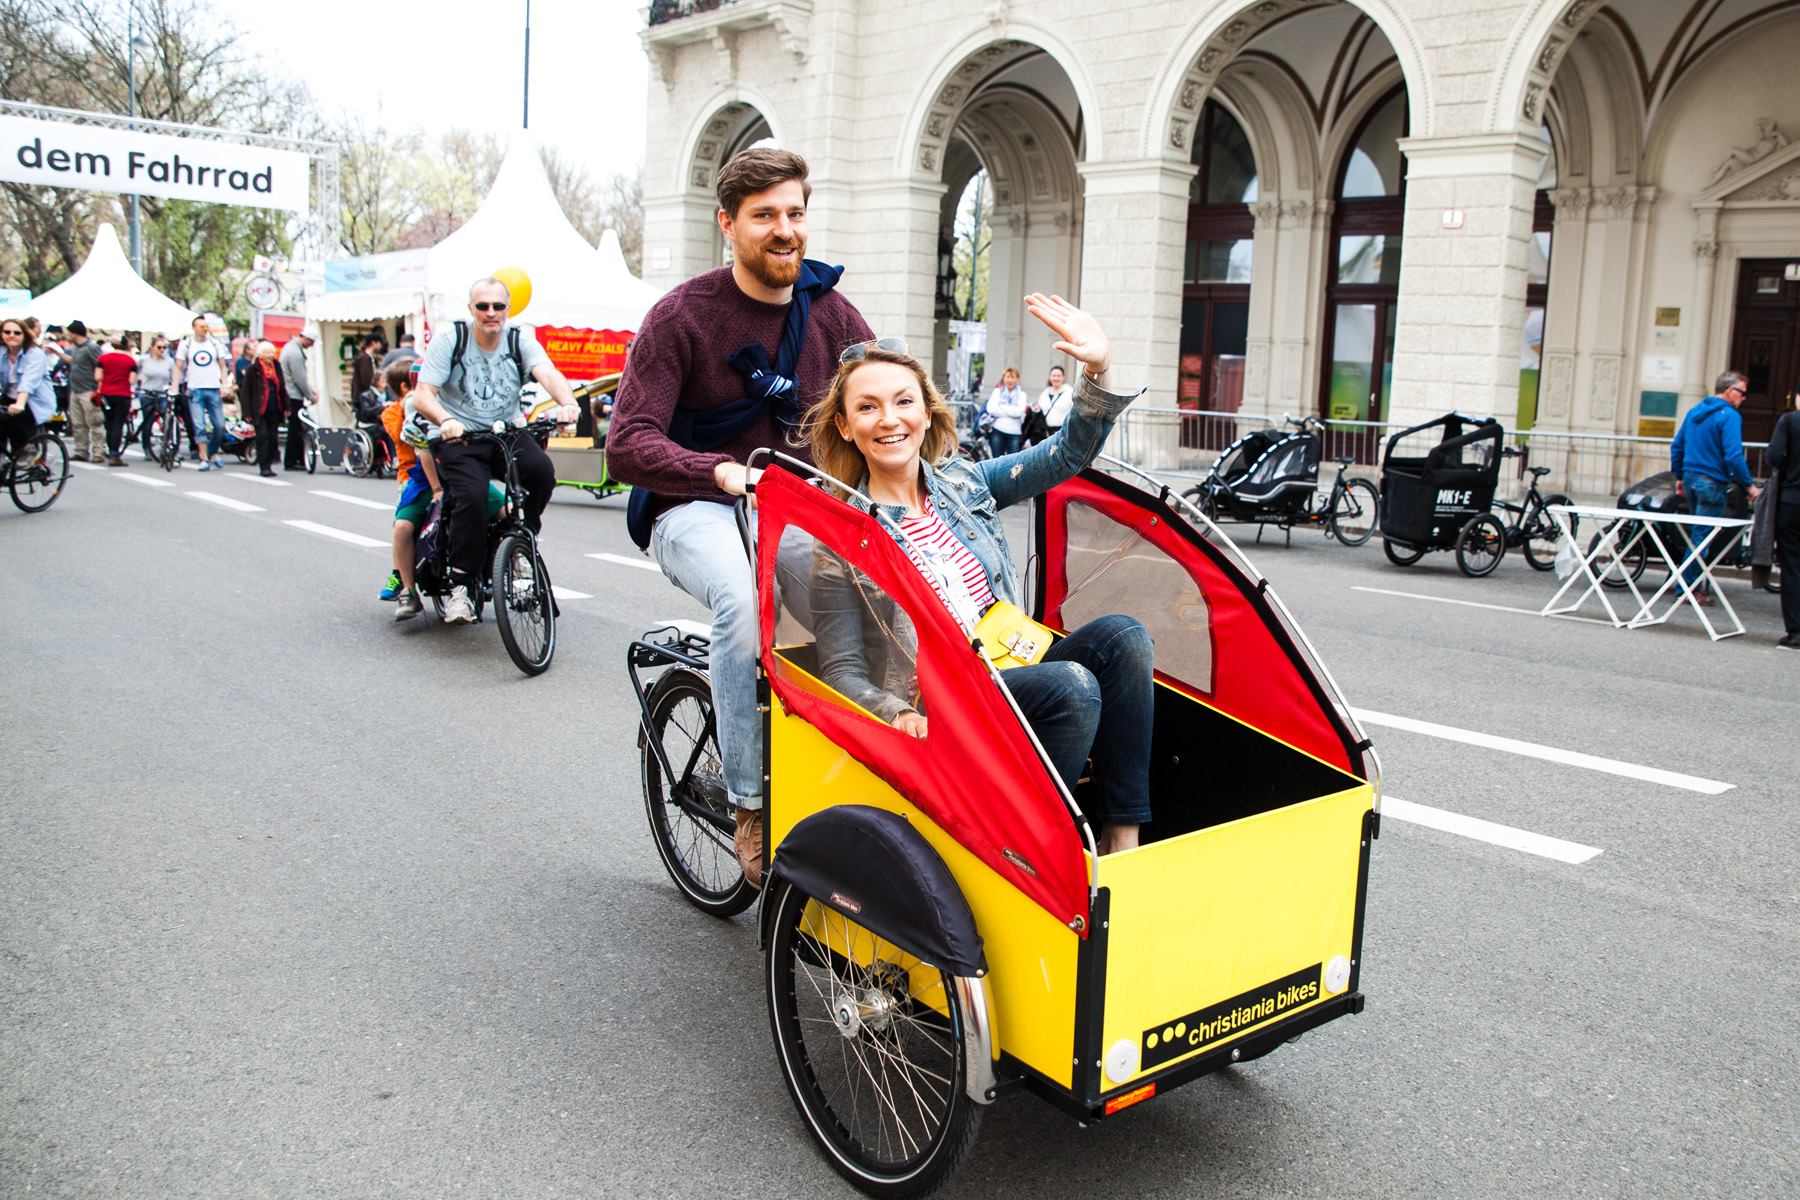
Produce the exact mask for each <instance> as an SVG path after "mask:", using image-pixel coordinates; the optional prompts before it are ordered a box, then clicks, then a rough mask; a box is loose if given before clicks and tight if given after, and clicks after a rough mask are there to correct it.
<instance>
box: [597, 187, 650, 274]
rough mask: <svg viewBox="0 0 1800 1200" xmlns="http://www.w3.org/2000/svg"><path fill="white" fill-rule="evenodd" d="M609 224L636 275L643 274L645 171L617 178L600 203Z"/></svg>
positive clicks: (626, 262) (626, 261)
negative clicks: (617, 235) (616, 232)
mask: <svg viewBox="0 0 1800 1200" xmlns="http://www.w3.org/2000/svg"><path fill="white" fill-rule="evenodd" d="M600 204H601V208H602V210H603V211H604V212H605V214H606V224H607V226H608V227H609V228H611V229H615V230H617V231H618V234H619V249H621V250H623V251H624V252H625V265H626V266H628V267H630V268H631V273H632V274H633V275H642V274H643V273H644V168H643V167H641V166H640V167H638V168H637V169H636V170H634V171H631V172H630V173H628V174H619V175H614V176H613V177H612V178H611V179H609V180H607V181H606V193H605V195H604V196H602V197H601V200H600Z"/></svg>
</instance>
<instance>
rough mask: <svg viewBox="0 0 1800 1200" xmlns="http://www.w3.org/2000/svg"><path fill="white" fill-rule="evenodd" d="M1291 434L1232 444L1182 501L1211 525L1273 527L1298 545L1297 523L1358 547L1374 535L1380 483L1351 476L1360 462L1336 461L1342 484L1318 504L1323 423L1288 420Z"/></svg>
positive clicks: (1260, 435) (1255, 436) (1262, 432)
mask: <svg viewBox="0 0 1800 1200" xmlns="http://www.w3.org/2000/svg"><path fill="white" fill-rule="evenodd" d="M1282 423H1283V424H1284V425H1285V426H1286V427H1287V428H1286V429H1258V430H1256V431H1254V432H1252V433H1247V434H1245V435H1244V436H1243V437H1241V438H1239V439H1237V441H1235V442H1233V443H1231V445H1229V446H1227V447H1226V448H1225V449H1224V450H1223V451H1222V452H1221V453H1220V455H1219V457H1218V458H1217V459H1216V460H1215V461H1214V462H1213V465H1212V470H1210V471H1209V472H1207V475H1206V478H1204V479H1202V480H1201V481H1200V482H1199V483H1197V484H1195V485H1194V486H1193V487H1191V488H1189V489H1188V490H1187V491H1185V492H1183V493H1182V498H1183V499H1184V500H1187V501H1189V502H1190V503H1192V504H1193V506H1194V507H1195V508H1198V509H1199V510H1200V511H1201V512H1203V513H1205V514H1206V517H1207V519H1208V520H1210V521H1212V522H1213V523H1215V524H1217V523H1219V522H1221V521H1237V522H1242V523H1245V524H1254V525H1256V526H1257V530H1256V538H1257V541H1259V542H1260V541H1261V540H1262V526H1264V525H1274V526H1275V527H1276V528H1277V529H1280V530H1281V531H1282V532H1283V533H1285V534H1287V535H1288V539H1289V540H1290V541H1291V540H1292V539H1293V529H1294V526H1296V525H1304V526H1309V527H1313V526H1316V527H1318V528H1320V529H1322V530H1323V531H1324V533H1325V536H1327V537H1335V538H1336V539H1337V540H1338V541H1340V542H1342V543H1343V544H1344V545H1346V546H1360V545H1362V544H1363V543H1364V542H1367V541H1368V540H1369V539H1370V538H1371V537H1373V536H1374V534H1375V524H1376V519H1377V516H1378V514H1379V512H1380V502H1379V498H1378V497H1377V495H1376V491H1375V485H1374V484H1373V483H1370V482H1369V481H1368V480H1367V479H1354V478H1350V477H1349V476H1347V475H1346V471H1347V470H1348V469H1349V466H1350V464H1351V463H1353V462H1355V461H1356V460H1355V459H1354V458H1353V457H1350V456H1348V455H1345V456H1343V457H1339V458H1333V459H1332V460H1331V461H1332V462H1334V463H1336V464H1337V468H1338V473H1337V478H1336V479H1334V480H1333V481H1332V484H1331V490H1330V492H1328V493H1327V494H1326V496H1325V498H1324V500H1323V501H1322V502H1320V501H1319V499H1318V496H1319V458H1320V452H1321V450H1322V448H1323V446H1324V442H1325V436H1324V435H1325V422H1323V421H1321V420H1320V419H1319V418H1318V417H1296V416H1294V415H1293V414H1291V413H1289V414H1284V415H1283V417H1282Z"/></svg>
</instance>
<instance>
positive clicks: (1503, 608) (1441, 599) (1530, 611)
mask: <svg viewBox="0 0 1800 1200" xmlns="http://www.w3.org/2000/svg"><path fill="white" fill-rule="evenodd" d="M1350 590H1351V591H1353V592H1371V593H1373V594H1374V595H1377V596H1399V597H1401V598H1402V599H1406V600H1430V601H1432V602H1434V603H1437V604H1458V605H1461V606H1462V607H1464V608H1485V609H1487V610H1488V611H1490V612H1506V613H1521V614H1523V615H1524V616H1527V617H1539V616H1542V615H1543V614H1542V613H1540V612H1539V611H1538V610H1537V609H1535V608H1513V607H1511V606H1510V605H1506V604H1483V603H1482V602H1481V601H1479V600H1455V599H1452V598H1451V597H1449V596H1427V595H1425V594H1424V593H1423V592H1396V591H1393V590H1391V589H1389V588H1373V587H1360V586H1354V585H1353V586H1352V587H1351V588H1350ZM1553 615H1554V616H1556V617H1557V618H1558V619H1559V620H1564V621H1584V622H1586V623H1587V624H1589V625H1611V624H1612V622H1611V621H1603V620H1601V619H1600V618H1599V617H1577V616H1574V615H1571V614H1568V613H1556V614H1553Z"/></svg>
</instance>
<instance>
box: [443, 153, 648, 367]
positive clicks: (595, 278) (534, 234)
mask: <svg viewBox="0 0 1800 1200" xmlns="http://www.w3.org/2000/svg"><path fill="white" fill-rule="evenodd" d="M501 267H517V268H519V269H520V270H522V271H524V272H525V274H526V276H527V277H529V278H530V280H531V303H530V304H529V305H527V306H526V308H525V309H524V311H522V312H521V313H520V314H519V319H520V320H521V321H524V322H526V323H528V324H531V325H566V326H573V327H575V328H578V329H612V330H617V331H620V332H635V331H636V330H637V327H638V326H639V325H640V324H642V322H643V319H644V314H645V313H647V312H649V311H650V306H651V305H652V304H654V303H656V301H657V300H658V299H659V298H660V297H661V296H662V290H661V289H660V288H657V287H654V286H652V285H650V284H647V283H645V282H644V281H643V280H641V279H639V278H638V277H637V276H635V275H633V274H632V273H631V272H630V271H629V270H627V269H626V266H625V258H624V255H623V254H622V253H620V250H619V239H618V235H617V234H615V233H613V232H612V231H610V230H609V231H607V233H606V235H605V236H603V237H602V238H601V241H600V248H599V249H598V250H596V249H595V248H594V247H592V246H590V245H588V243H587V241H586V239H584V238H583V237H582V236H581V235H580V234H579V233H577V232H576V231H575V227H574V226H573V225H571V224H569V218H568V217H567V216H565V215H564V213H563V210H562V206H561V205H560V204H558V203H557V202H556V193H555V192H553V191H552V190H551V189H550V180H549V179H548V178H547V177H546V176H545V175H544V164H543V160H542V159H541V158H540V157H539V156H538V149H537V145H536V143H535V142H533V141H532V139H531V138H530V137H529V136H527V135H525V134H515V135H514V137H513V140H512V145H511V146H510V147H508V149H507V152H506V159H505V161H504V162H502V163H501V164H500V171H499V173H498V174H497V175H496V176H495V177H494V186H493V187H492V188H491V189H490V190H489V191H488V194H487V196H486V198H485V199H483V200H482V202H481V206H480V207H479V208H478V209H476V210H475V215H474V216H472V217H470V218H469V219H468V221H467V222H466V223H465V224H464V225H463V226H462V227H461V228H459V229H458V230H457V231H456V232H455V233H453V234H451V235H450V236H449V237H447V238H445V239H444V240H443V241H441V242H439V243H438V244H437V245H436V246H434V247H432V249H431V251H430V252H429V254H428V256H427V258H426V265H425V290H426V291H427V292H428V293H429V295H430V303H431V318H432V320H433V321H434V322H438V321H447V320H453V319H455V318H457V317H465V316H467V315H468V308H467V303H468V295H469V285H470V284H471V283H474V282H475V281H476V280H477V279H480V278H481V277H482V276H484V275H492V274H493V273H494V272H495V271H497V270H499V269H500V268H501Z"/></svg>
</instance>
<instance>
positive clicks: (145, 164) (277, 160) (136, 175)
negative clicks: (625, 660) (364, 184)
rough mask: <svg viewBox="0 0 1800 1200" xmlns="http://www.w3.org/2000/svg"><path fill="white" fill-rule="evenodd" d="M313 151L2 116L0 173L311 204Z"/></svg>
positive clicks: (59, 182) (49, 183)
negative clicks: (309, 175) (310, 161)
mask: <svg viewBox="0 0 1800 1200" xmlns="http://www.w3.org/2000/svg"><path fill="white" fill-rule="evenodd" d="M307 166H308V163H307V158H306V155H304V154H299V153H296V152H294V151H292V150H270V149H265V148H263V147H261V146H243V145H239V144H237V143H235V142H213V141H206V140H204V139H200V138H184V137H171V136H168V135H166V134H159V133H141V132H138V131H136V130H128V129H103V128H101V127H99V126H97V125H72V124H65V123H63V122H60V121H44V120H38V119H35V118H32V117H17V116H11V115H6V116H0V180H5V181H6V182H8V183H32V184H39V185H43V186H46V187H65V188H84V189H87V190H89V191H96V192H124V193H135V194H137V195H140V196H167V197H169V198H170V199H172V200H200V201H204V202H206V203H209V204H242V205H248V206H250V207H252V208H280V209H286V210H288V211H289V212H305V211H306V209H307V190H308V188H307V184H308V180H307Z"/></svg>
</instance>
